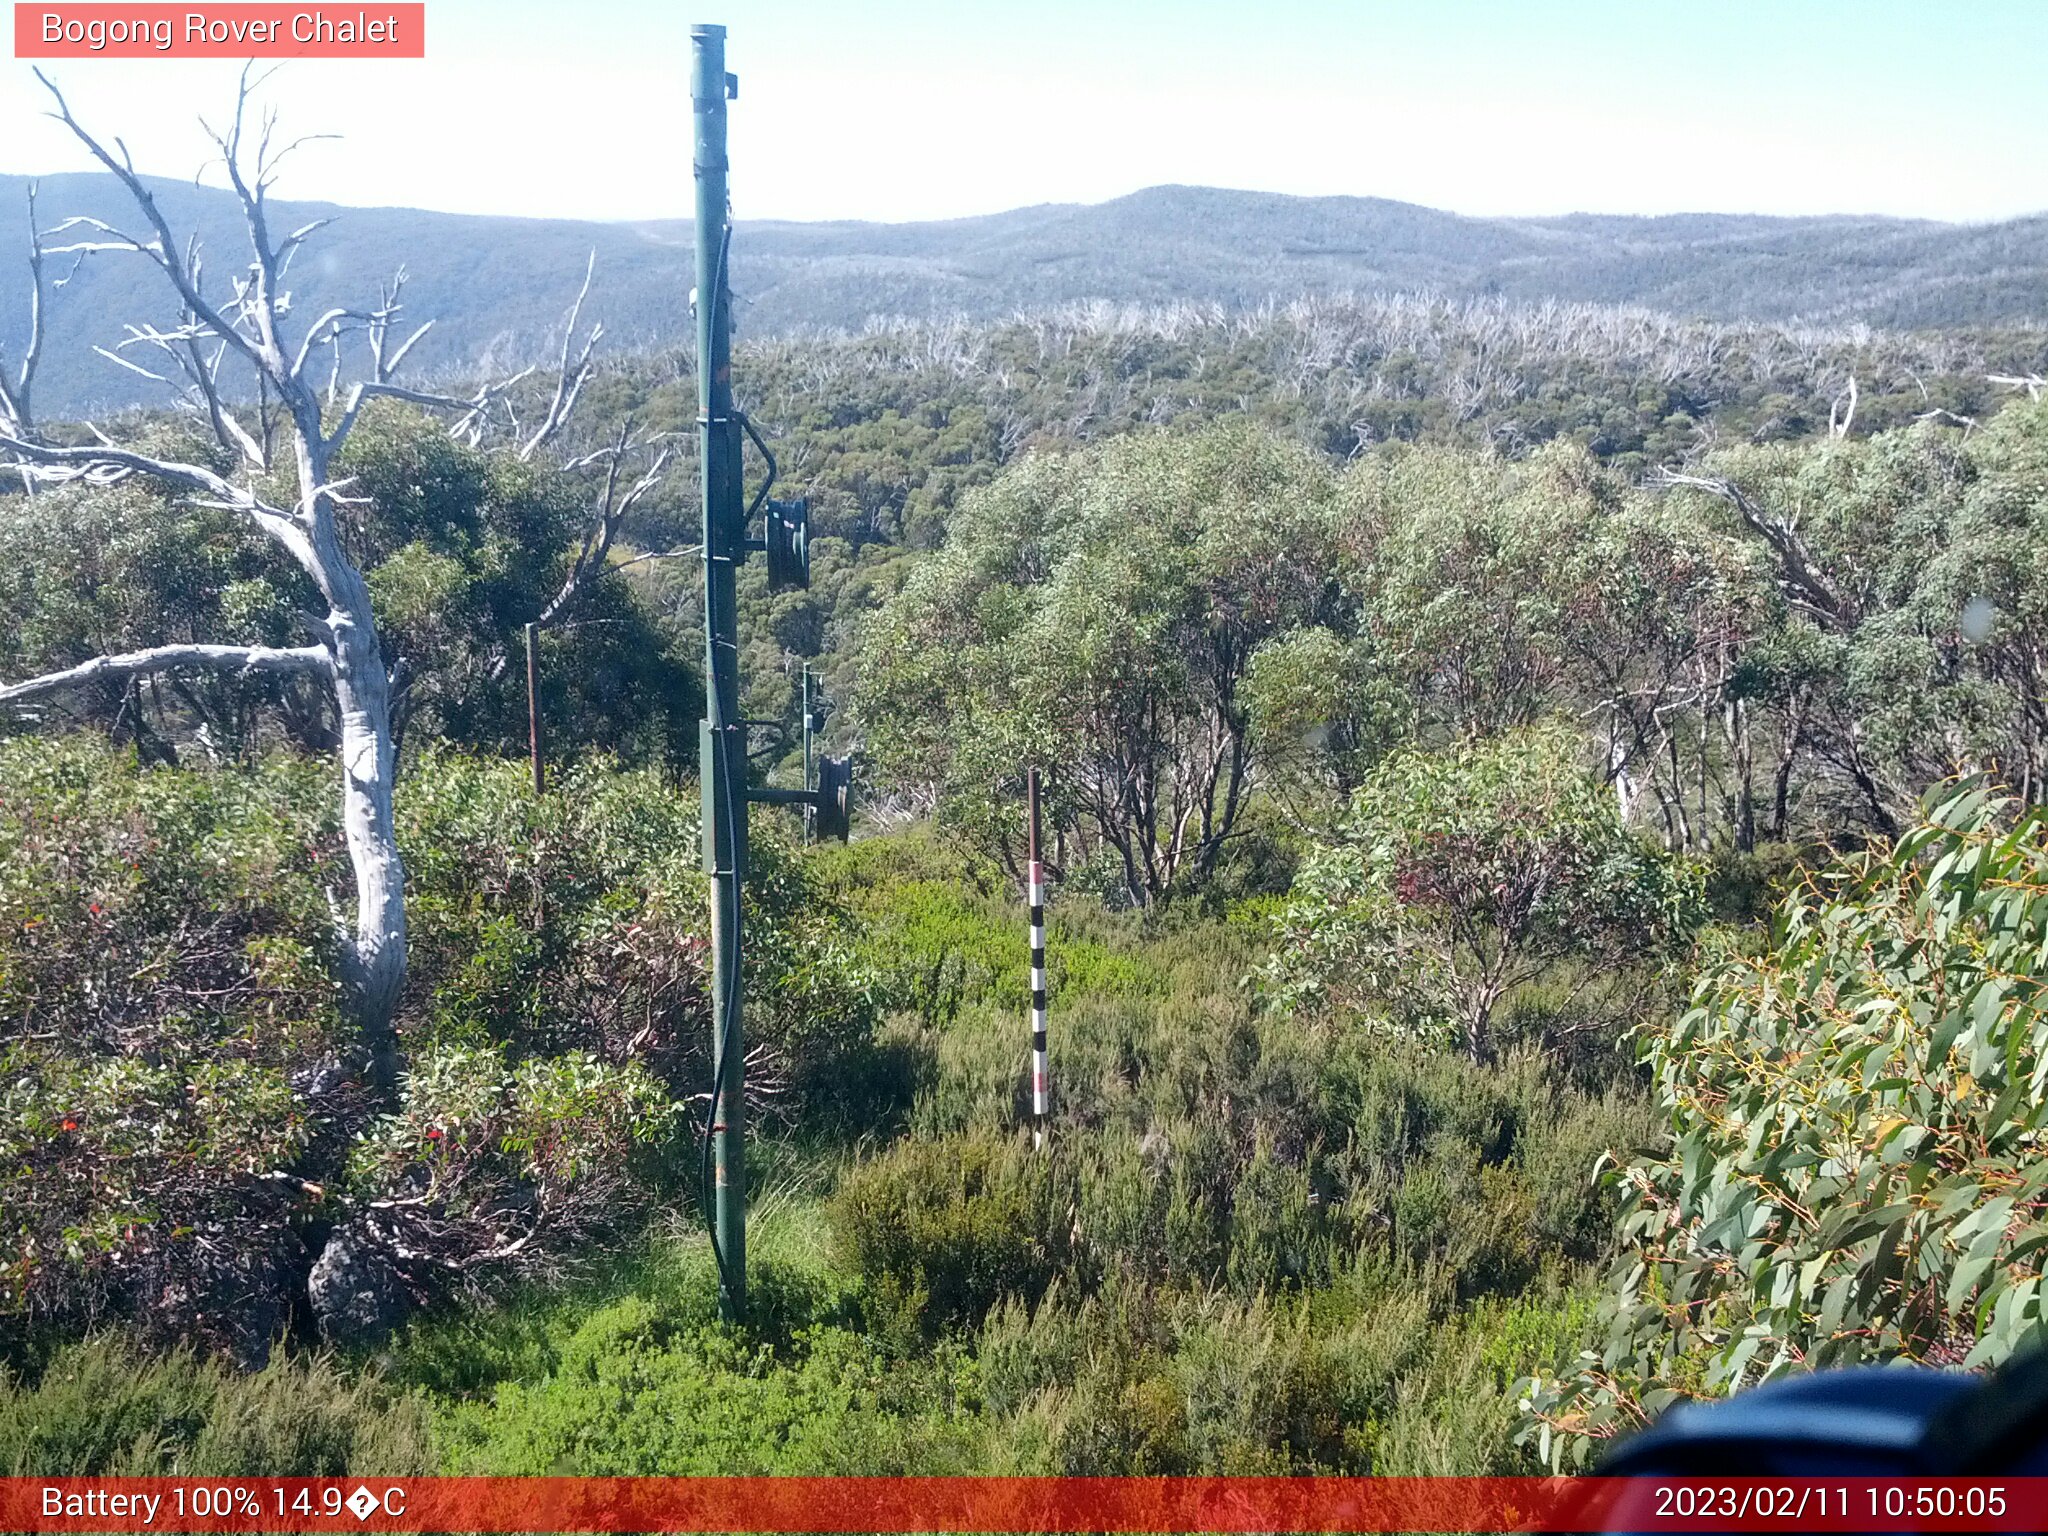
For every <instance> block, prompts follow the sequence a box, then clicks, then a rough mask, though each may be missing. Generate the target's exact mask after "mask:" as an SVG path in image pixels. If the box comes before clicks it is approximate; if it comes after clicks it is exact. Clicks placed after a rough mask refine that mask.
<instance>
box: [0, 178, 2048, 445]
mask: <svg viewBox="0 0 2048 1536" xmlns="http://www.w3.org/2000/svg"><path fill="white" fill-rule="evenodd" d="M679 185H680V184H679ZM151 186H152V188H153V190H154V192H155V194H156V196H157V197H158V198H159V200H160V202H161V204H162V206H163V208H164V211H165V213H166V215H167V216H168V217H169V218H170V220H171V223H172V225H173V227H175V228H180V229H184V228H193V229H196V230H197V231H198V232H199V234H200V236H201V239H202V241H203V243H204V245H205V247H206V248H207V249H208V250H209V251H211V252H212V253H213V261H214V263H215V266H214V270H215V271H216V273H220V274H223V275H224V274H225V273H226V272H227V271H228V270H230V269H232V268H233V267H235V266H238V265H239V264H240V261H241V259H242V243H243V242H242V240H241V238H240V237H239V235H238V234H237V233H236V231H237V229H238V227H239V224H238V215H237V214H236V212H235V210H234V207H233V202H232V199H231V197H230V196H229V194H227V193H225V192H221V191H216V190H214V189H211V188H207V187H201V186H195V185H192V184H190V183H184V182H175V181H152V182H151ZM26 190H27V182H26V179H25V178H22V177H18V176H0V209H5V208H10V207H11V208H16V209H18V208H20V207H22V205H23V199H24V196H25V193H26ZM117 191H118V189H117V188H116V187H115V186H114V184H113V182H112V179H111V178H109V177H104V176H98V175H85V174H75V175H62V176H52V177H46V178H44V179H43V181H42V184H41V201H40V213H41V216H42V222H43V223H44V224H45V226H48V225H51V224H54V223H56V222H58V221H59V220H61V219H64V218H69V217H72V216H74V215H86V216H90V217H94V218H100V219H105V220H108V221H110V222H114V223H116V224H118V223H120V222H121V220H122V219H124V218H126V217H127V215H128V210H127V209H126V208H125V207H124V206H122V204H121V199H120V198H119V197H118V196H117V195H116V193H117ZM678 196H680V191H679V192H678ZM275 217H276V219H277V222H278V223H279V224H281V225H284V226H285V227H291V226H292V225H295V224H298V223H304V222H308V221H310V220H312V219H316V218H329V217H332V218H333V219H334V220H335V222H334V223H333V224H332V225H331V226H329V227H328V228H327V229H325V230H323V231H321V233H320V235H319V236H318V238H317V239H316V241H315V242H314V243H313V245H312V246H310V247H309V248H308V252H307V257H306V260H305V261H304V262H303V263H302V264H301V265H300V266H298V267H297V268H296V270H295V271H294V272H293V273H292V278H293V282H294V285H295V289H296V291H295V293H294V298H295V300H296V302H297V303H298V304H299V305H300V307H301V308H302V310H303V309H305V308H306V307H308V306H312V307H316V308H317V307H324V306H325V305H327V304H329V303H333V302H337V301H342V300H348V301H351V302H355V301H360V300H362V299H364V298H365V297H368V296H372V295H374V293H375V291H376V284H377V283H378V282H379V281H381V280H384V279H387V278H388V277H389V276H390V275H391V274H392V273H393V272H394V271H396V270H397V269H398V268H399V267H400V266H401V265H403V266H404V267H405V268H406V269H407V271H408V273H409V275H410V279H411V281H410V286H409V287H408V289H407V299H408V303H409V305H410V308H411V312H412V313H413V314H414V315H415V316H416V317H418V318H422V319H424V318H429V317H436V318H438V319H439V321H440V324H439V325H437V327H436V331H435V334H434V335H433V336H431V337H429V339H428V341H427V342H426V343H425V344H424V345H423V347H422V349H421V351H420V353H419V354H418V356H419V360H420V361H421V362H422V363H424V364H425V365H426V367H427V369H428V371H430V372H431V371H433V370H435V369H436V368H439V369H442V370H455V371H461V372H473V371H475V369H476V368H477V366H478V365H479V363H480V362H485V361H489V362H492V363H504V362H507V361H510V360H515V359H518V360H523V359H525V358H527V357H529V356H531V355H532V354H534V353H536V352H537V351H538V350H540V349H542V348H543V347H544V346H545V345H546V342H547V338H548V336H549V334H550V332H551V331H552V330H553V328H554V327H556V326H557V325H558V324H559V323H560V319H561V315H562V311H563V310H564V309H565V308H566V306H567V303H568V300H569V298H570V297H571V295H572V294H573V291H574V288H575V284H576V282H577V281H578V280H579V278H580V276H581V270H582V266H583V262H584V260H585V258H586V257H587V256H588V255H589V254H590V253H591V252H592V251H595V252H596V254H597V260H598V268H599V274H600V278H599V289H598V309H599V310H600V312H601V313H602V314H603V316H604V318H605V320H606V323H607V325H608V327H609V328H610V330H611V333H612V335H613V336H614V337H615V338H618V339H619V340H621V341H622V342H624V343H625V344H627V345H628V346H655V345H660V344H662V343H664V342H670V341H673V340H675V339H676V338H677V335H678V330H679V326H680V324H681V321H682V315H683V306H682V298H683V296H684V295H685V294H686V293H687V291H688V289H689V285H690V278H689V263H690V226H689V224H688V223H687V222H686V221H680V220H676V221H661V220H655V221H648V222H643V223H638V224H595V223H584V222H578V221H575V220H568V219H514V218H485V217H477V216H470V215H461V214H447V213H434V212H427V211H422V210H418V209H405V208H349V209H343V208H337V207H335V206H333V205H331V204H323V203H279V204H277V205H276V208H275ZM16 227H17V228H18V227H19V226H18V225H17V226H16ZM52 265H53V269H54V270H53V275H57V276H61V275H63V274H64V272H65V270H66V269H67V268H68V259H67V261H65V262H56V263H53V264H52ZM733 269H734V278H735V287H736V289H737V291H738V294H739V297H740V302H741V305H742V314H741V329H742V333H743V334H753V335H757V336H758V335H764V334H770V333H780V332H786V331H790V330H794V329H799V328H804V327H837V328H853V329H857V328H859V327H861V326H862V325H864V324H865V323H867V322H868V321H869V320H871V319H873V318H874V317H877V316H885V317H910V318H917V319H931V318H945V317H952V316H966V317H969V318H979V319H988V318H995V317H1001V316H1006V315H1009V314H1012V313H1014V312H1016V311H1018V310H1020V309H1043V308H1048V307H1057V306H1061V305H1068V304H1074V303H1077V302H1083V301H1089V300H1106V301H1109V302H1112V303H1118V304H1133V303H1144V304H1159V303H1174V302H1196V303H1205V304H1223V305H1228V306H1244V305H1256V304H1259V303H1262V302H1264V301H1266V300H1268V299H1276V298H1277V299H1282V300H1286V299H1293V298H1297V297H1300V296H1303V295H1315V294H1335V293H1347V292H1387V291H1404V292H1412V291H1420V290H1427V291H1431V292H1435V293H1439V294H1443V295H1446V296H1449V297H1454V298H1457V297H1484V296H1501V297H1505V298H1509V299H1515V300H1546V299H1562V300H1573V301H1588V300H1590V301H1599V302H1607V303H1628V304H1643V305H1648V306H1651V307H1653V308H1658V309H1664V310H1669V311H1672V312H1674V313H1677V314H1680V315H1695V316H1704V317H1710V318H1716V319H1724V320H1733V319H1785V318H1789V317H1793V316H1800V317H1805V318H1808V319H1824V320H1828V321H1833V322H1840V321H1868V322H1871V323H1873V324H1880V325H1898V326H1934V327H1940V326H1951V325H1960V324H1990V323H2008V324H2009V323H2016V322H2018V323H2030V322H2033V321H2035V320H2037V319H2039V318H2040V317H2041V316H2042V314H2043V307H2044V306H2043V299H2044V295H2048V218H2027V219H2016V220H2012V221H2009V222H2006V223H2001V224H1990V225H1972V226H1964V225H1948V224H1938V223H1932V222H1927V221H1914V220H1902V219H1885V218H1875V217H1855V216H1830V217H1824V218H1807V219H1773V218H1760V217H1751V216H1742V215H1724V214H1685V215H1677V216H1672V217H1667V218H1656V219H1646V218H1621V217H1610V216H1593V215H1572V216H1570V217H1565V218H1556V219H1480V218H1466V217H1462V216H1460V215H1457V214H1451V213H1444V212H1440V211H1438V210H1435V209H1430V208H1423V207H1418V206H1416V205H1414V204H1410V203H1397V202H1391V201H1388V200H1386V199H1383V198H1371V197H1320V198H1303V197H1284V196H1280V195H1277V194H1273V193H1262V192H1242V191H1230V190H1224V189H1219V188H1213V187H1152V188H1148V189H1146V190H1144V191H1142V192H1136V193H1132V194H1131V195H1129V196H1127V197H1121V198H1116V199H1114V200H1112V201H1110V202H1107V203H1101V204H1094V205H1086V206H1082V205H1069V204H1054V205H1046V206H1042V207H1035V208H1020V209H1013V210H1011V211H1009V212H1006V213H1000V214H992V215H988V216H985V217H980V218H969V219H952V220H942V221H936V222H928V223H915V224H871V223H862V222H855V221H840V222H832V223H790V222H782V221H744V220H743V221H742V222H741V224H740V227H739V233H738V237H737V238H736V239H735V241H734V247H733ZM147 278H148V273H147V272H146V271H145V270H143V268H142V265H141V264H140V263H139V262H138V261H137V260H136V259H134V258H132V257H123V256H119V255H97V256H95V257H93V258H92V259H91V260H89V261H88V262H87V263H86V264H85V266H84V267H83V268H82V269H81V270H80V271H79V272H78V273H77V275H76V276H75V278H73V279H72V280H71V281H70V282H69V283H67V284H66V286H65V287H64V289H63V291H62V292H60V293H58V294H57V295H56V296H55V303H54V304H53V306H52V327H51V344H50V347H49V349H48V360H47V363H46V372H45V374H44V383H43V403H44V407H45V409H46V410H55V411H65V412H75V411H80V410H85V409H94V410H104V409H106V408H108V407H110V406H115V405H120V404H126V403H131V402H135V401H138V400H142V399H146V398H148V392H149V391H150V390H151V388H152V386H151V385H149V383H148V382H147V381H146V380H144V379H141V378H139V377H137V376H136V375H135V374H133V373H129V372H126V371H124V370H122V369H120V368H118V367H117V366H115V365H114V364H113V363H111V362H108V361H106V360H105V359H103V358H100V357H98V356H95V355H94V354H93V353H92V352H91V350H90V348H91V346H92V345H94V344H99V345H107V346H111V345H113V344H114V343H115V342H116V341H118V340H119V338H120V334H121V332H120V325H121V323H122V322H124V321H128V320H136V321H140V320H144V319H150V318H162V317H161V316H159V315H158V314H157V313H156V311H155V309H154V308H153V305H154V302H155V301H154V299H153V298H148V297H146V295H150V294H152V293H153V289H152V288H151V287H150V286H149V285H148V283H147ZM27 291H28V289H27V273H26V270H25V267H20V266H17V267H16V268H14V269H13V270H12V271H11V272H9V271H0V347H6V348H7V349H9V350H10V351H15V352H18V350H19V346H20V342H21V339H22V336H23V335H24V333H25V330H26V326H27ZM456 338H462V340H461V341H460V343H458V342H457V340H456Z"/></svg>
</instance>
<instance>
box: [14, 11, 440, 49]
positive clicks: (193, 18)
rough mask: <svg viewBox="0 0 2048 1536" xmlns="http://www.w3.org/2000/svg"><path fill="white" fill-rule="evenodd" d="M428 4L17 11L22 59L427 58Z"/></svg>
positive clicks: (16, 29) (16, 30)
mask: <svg viewBox="0 0 2048 1536" xmlns="http://www.w3.org/2000/svg"><path fill="white" fill-rule="evenodd" d="M426 54H427V8H426V6H425V5H424V4H403V5H401V4H370V5H330V6H321V5H269V4H231V5H205V4H201V5H120V4H107V3H96V4H79V5H67V4H62V3H58V4H42V5H34V4H20V3H17V4H16V5H15V7H14V56H15V57H16V58H18V59H177V58H186V59H223V58H225V59H423V58H425V57H426Z"/></svg>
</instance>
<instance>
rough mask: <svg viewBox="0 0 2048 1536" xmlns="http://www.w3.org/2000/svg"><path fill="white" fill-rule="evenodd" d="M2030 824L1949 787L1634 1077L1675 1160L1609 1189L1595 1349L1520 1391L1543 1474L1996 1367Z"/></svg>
mask: <svg viewBox="0 0 2048 1536" xmlns="http://www.w3.org/2000/svg"><path fill="white" fill-rule="evenodd" d="M2044 974H2048V814H2044V812H2043V811H2042V810H2041V809H2040V808H2038V807H2036V808H2031V809H2025V810H2022V809H2021V808H2020V807H2019V806H2018V805H2016V804H2015V803H2014V802H2013V801H2011V800H2010V799H2006V798H2001V797H1999V796H1997V795H1995V794H1993V793H1992V792H1990V791H1989V790H1987V789H1986V788H1984V787H1983V786H1981V785H1979V784H1965V785H1962V786H1959V787H1956V786H1952V787H1950V788H1948V789H1945V790H1943V791H1940V792H1939V793H1938V794H1937V795H1936V796H1935V797H1934V798H1933V799H1932V801H1931V803H1930V806H1929V808H1928V809H1927V811H1926V812H1925V815H1924V817H1923V819H1922V820H1921V821H1920V822H1919V824H1918V825H1916V826H1914V827H1912V828H1911V829H1910V830H1908V831H1907V832H1906V834H1905V835H1904V836H1903V837H1902V838H1900V840H1899V841H1898V843H1897V844H1896V846H1895V847H1894V848H1892V849H1890V850H1888V851H1885V852H1880V853H1872V854H1868V855H1865V856H1862V857H1860V858H1858V859H1856V860H1853V861H1851V862H1848V863H1846V864H1842V865H1839V866H1837V867H1836V868H1834V869H1833V870H1832V871H1830V872H1828V873H1827V874H1825V875H1823V876H1820V877H1817V878H1815V879H1813V880H1811V881H1810V882H1808V883H1807V884H1805V885H1803V886H1802V887H1800V888H1799V889H1798V890H1796V891H1795V892H1793V893H1792V894H1791V895H1790V896H1788V897H1787V898H1786V900H1785V902H1784V904H1783V907H1782V909H1781V911H1780V912H1779V914H1778V931H1777V936H1776V939H1775V941H1774V943H1773V944H1772V945H1771V946H1770V948H1769V949H1768V950H1766V951H1765V952H1764V953H1762V954H1758V955H1733V956H1730V957H1728V958H1725V959H1723V960H1722V961H1720V962H1719V963H1717V964H1715V965H1712V966H1710V967H1709V968H1708V969H1707V970H1706V972H1705V973H1704V975H1703V976H1702V977H1701V979H1700V981H1699V983H1698V987H1697V990H1696V992H1695V994H1694V997H1693V1005H1692V1007H1691V1009H1690V1010H1689V1011H1687V1012H1686V1013H1685V1015H1684V1016H1683V1018H1682V1019H1681V1020H1680V1021H1679V1022H1678V1024H1677V1025H1676V1027H1675V1028H1672V1029H1670V1030H1669V1031H1667V1032H1660V1033H1656V1034H1653V1035H1651V1036H1650V1037H1649V1038H1648V1040H1647V1048H1646V1054H1645V1060H1646V1062H1647V1064H1648V1065H1649V1068H1650V1070H1651V1071H1652V1072H1653V1073H1654V1075H1655V1079H1656V1084H1657V1093H1658V1097H1659V1100H1660V1102H1661V1105H1662V1107H1663V1110H1664V1112H1665V1113H1666V1114H1667V1115H1668V1117H1669V1122H1670V1126H1671V1131H1672V1141H1671V1144H1670V1146H1669V1148H1668V1149H1666V1150H1664V1151H1661V1152H1659V1153H1657V1154H1656V1155H1653V1156H1649V1157H1643V1158H1639V1159H1636V1160H1634V1161H1632V1162H1629V1163H1628V1164H1627V1165H1626V1166H1624V1167H1622V1168H1620V1169H1618V1170H1615V1171H1614V1173H1613V1178H1614V1180H1615V1182H1616V1183H1617V1185H1618V1186H1619V1190H1620V1193H1621V1198H1622V1202H1623V1206H1622V1217H1621V1227H1620V1231H1621V1234H1622V1238H1623V1252H1622V1255H1621V1257H1620V1259H1619V1261H1618V1263H1617V1266H1616V1269H1615V1273H1614V1277H1613V1284H1614V1291H1613V1299H1612V1301H1611V1302H1610V1304H1609V1307H1608V1312H1607V1319H1606V1321H1607V1324H1608V1333H1607V1338H1606V1341H1605V1344H1604V1347H1602V1348H1601V1349H1599V1350H1597V1351H1593V1352H1589V1353H1588V1354H1587V1355H1586V1357H1585V1358H1584V1360H1583V1361H1582V1363H1581V1367H1580V1369H1579V1370H1578V1371H1577V1372H1576V1373H1575V1374H1572V1375H1568V1376H1566V1377H1564V1378H1562V1379H1559V1378H1554V1377H1538V1378H1533V1379H1532V1380H1531V1381H1530V1382H1529V1383H1527V1384H1526V1392H1527V1404H1526V1406H1527V1408H1528V1409H1529V1411H1530V1412H1531V1414H1532V1418H1531V1422H1530V1425H1529V1428H1528V1431H1527V1438H1529V1439H1530V1440H1531V1441H1532V1442H1535V1443H1537V1444H1538V1445H1539V1446H1540V1448H1541V1450H1542V1452H1543V1453H1544V1455H1545V1456H1546V1457H1547V1458H1548V1459H1550V1460H1551V1461H1553V1462H1555V1463H1561V1464H1569V1463H1572V1462H1576V1461H1580V1460H1583V1459H1584V1458H1585V1457H1586V1455H1587V1454H1588V1451H1589V1450H1590V1448H1591V1447H1592V1446H1593V1445H1595V1444H1597V1442H1598V1441H1599V1440H1601V1439H1603V1438H1606V1437H1608V1436H1612V1435H1614V1434H1616V1433H1619V1432H1621V1431H1623V1430H1626V1429H1628V1428H1630V1427H1631V1426H1633V1425H1635V1424H1637V1423H1640V1422H1641V1421H1642V1420H1643V1419H1644V1418H1646V1417H1648V1416H1650V1415H1652V1414H1654V1413H1656V1412H1658V1411H1660V1410H1661V1409H1662V1408H1664V1407H1665V1406H1667V1405H1668V1404H1670V1403H1671V1402H1672V1401H1674V1400H1675V1399H1677V1398H1680V1397H1683V1396H1688V1395H1695V1396H1696V1395H1710V1394H1716V1393H1724V1392H1729V1391H1733V1390H1735V1389H1737V1388H1739V1387H1743V1386H1748V1385H1751V1384H1753V1383H1755V1382H1758V1381H1761V1380H1766V1379H1769V1378H1771V1377H1773V1376H1777V1375H1781V1374H1783V1373H1785V1372H1788V1371H1794V1370H1800V1369H1805V1368H1818V1367H1823V1366H1830V1365H1846V1364H1853V1363H1857V1362H1869V1361H1886V1360H1900V1359H1904V1360H1913V1361H1920V1362H1925V1363H1933V1364H1947V1365H1955V1364H1965V1365H1971V1366H1976V1365H1988V1364H1994V1363H1996V1362H1998V1361H2000V1360H2003V1359H2005V1358H2006V1357H2008V1356H2009V1355H2011V1354H2012V1353H2013V1352H2014V1351H2015V1350H2016V1349H2018V1348H2019V1347H2020V1346H2021V1345H2023V1344H2026V1343H2028V1342H2030V1341H2032V1340H2035V1339H2037V1338H2038V1337H2039V1336H2040V1334H2041V1331H2042V1324H2043V1300H2044V1297H2043V1287H2042V1276H2041V1268H2042V1255H2043V1253H2044V1251H2048V1161H2044V1160H2043V1158H2042V1157H2041V1152H2040V1146H2039V1137H2040V1133H2041V1128H2042V1125H2043V1123H2044V1121H2048V1099H2044V1090H2048V1009H2044V1006H2043V1002H2044V998H2043V988H2042V983H2043V977H2044Z"/></svg>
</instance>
